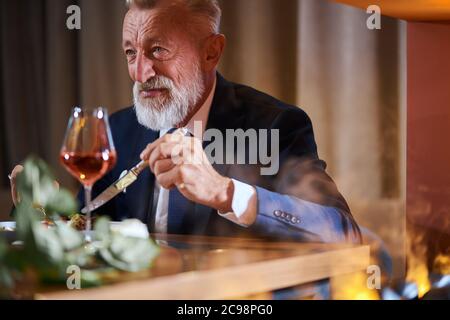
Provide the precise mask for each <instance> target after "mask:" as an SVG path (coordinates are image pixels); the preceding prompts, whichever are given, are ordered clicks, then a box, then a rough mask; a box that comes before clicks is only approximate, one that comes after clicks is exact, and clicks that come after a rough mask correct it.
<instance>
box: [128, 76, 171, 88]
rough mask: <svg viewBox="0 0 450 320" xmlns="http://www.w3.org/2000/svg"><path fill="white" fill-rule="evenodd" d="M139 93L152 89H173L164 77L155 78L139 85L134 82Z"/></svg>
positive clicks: (168, 80) (169, 81)
mask: <svg viewBox="0 0 450 320" xmlns="http://www.w3.org/2000/svg"><path fill="white" fill-rule="evenodd" d="M136 84H137V88H138V90H139V91H147V90H154V89H167V90H171V89H172V88H174V84H173V81H172V80H170V79H169V78H166V77H164V76H155V77H153V78H151V79H149V80H148V81H147V82H144V83H140V82H136Z"/></svg>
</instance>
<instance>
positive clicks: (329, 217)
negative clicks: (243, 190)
mask: <svg viewBox="0 0 450 320" xmlns="http://www.w3.org/2000/svg"><path fill="white" fill-rule="evenodd" d="M110 125H111V130H112V136H113V139H114V143H115V146H116V150H117V154H118V161H117V165H116V166H115V167H114V169H113V170H112V171H111V172H109V173H108V174H107V175H106V176H105V177H104V178H103V179H101V180H99V181H98V182H97V183H96V184H95V186H94V188H93V196H94V197H95V196H97V195H98V194H99V193H100V192H102V191H103V190H104V189H105V188H107V187H108V186H109V185H111V184H112V183H113V182H114V181H115V180H116V179H117V178H118V177H119V175H120V174H121V173H122V172H123V171H124V170H127V169H129V168H131V167H132V166H134V165H135V164H137V163H138V162H139V161H140V159H139V155H140V153H141V151H142V150H143V149H144V148H145V147H146V146H147V144H149V143H151V142H152V141H154V140H155V139H157V138H158V137H159V132H155V131H151V130H148V129H146V128H145V127H143V126H141V125H140V124H139V123H138V121H137V118H136V115H135V113H134V110H133V108H132V107H130V108H127V109H124V110H122V111H119V112H117V113H115V114H113V115H112V116H111V117H110ZM211 128H215V129H218V130H220V132H222V133H223V134H224V136H225V130H226V129H243V130H247V129H279V136H280V142H279V148H280V149H279V150H280V157H279V161H280V171H279V173H278V174H277V175H275V176H261V174H260V168H261V165H259V164H256V165H227V164H223V165H214V167H215V169H216V170H217V171H218V172H219V173H221V174H222V175H225V176H228V177H230V178H235V179H237V180H240V181H242V182H245V183H248V184H251V185H254V186H255V187H256V188H257V193H258V218H257V220H256V223H255V224H254V225H252V226H251V227H249V228H244V227H241V226H239V225H237V224H234V223H232V222H230V221H228V220H226V219H225V218H223V217H221V216H219V215H218V214H217V212H216V211H215V210H213V209H211V208H208V207H206V206H203V205H199V204H197V205H195V210H194V211H193V212H190V213H189V214H188V215H187V216H186V217H185V218H184V220H183V228H182V229H183V233H184V234H197V235H212V236H240V237H248V236H250V237H269V238H276V239H290V240H299V241H314V242H341V241H352V242H358V241H360V233H359V229H358V226H357V224H356V223H355V221H354V219H353V217H352V215H351V213H350V210H349V208H348V206H347V203H346V202H345V200H344V198H343V197H342V196H341V194H340V193H339V192H338V190H337V188H336V186H335V184H334V182H333V181H332V179H331V178H330V177H329V176H328V175H327V174H326V172H325V168H326V164H325V162H324V161H322V160H320V159H319V158H318V155H317V148H316V143H315V140H314V134H313V128H312V124H311V121H310V119H309V117H308V116H307V115H306V113H305V112H304V111H302V110H301V109H300V108H298V107H295V106H290V105H287V104H285V103H282V102H280V101H278V100H276V99H275V98H273V97H270V96H268V95H266V94H264V93H261V92H259V91H257V90H255V89H252V88H249V87H247V86H243V85H239V84H235V83H231V82H228V81H226V80H225V79H224V78H222V77H221V76H220V75H219V74H218V76H217V85H216V91H215V94H214V99H213V102H212V106H211V110H210V114H209V119H208V123H207V128H206V129H211ZM268 139H270V135H269V137H268ZM247 142H248V141H247ZM248 147H249V146H248V143H247V145H246V149H248ZM269 150H270V149H269ZM154 184H155V178H154V176H153V174H152V173H151V172H150V170H145V171H144V172H143V173H142V174H141V175H140V176H139V179H138V180H137V181H136V182H135V183H134V184H133V185H132V186H130V187H129V188H128V189H127V192H126V193H122V194H120V195H118V196H117V197H116V198H114V199H113V200H112V201H110V202H109V203H107V204H106V205H104V206H103V207H101V208H99V209H98V210H97V211H96V214H101V215H108V216H110V217H111V218H112V219H114V220H122V219H126V218H137V219H139V220H141V221H143V222H144V223H146V224H147V225H148V226H149V228H150V231H152V230H153V228H154V218H155V212H153V211H154V210H153V206H152V203H153V192H154ZM79 198H80V202H81V203H84V199H83V194H82V192H80V195H79Z"/></svg>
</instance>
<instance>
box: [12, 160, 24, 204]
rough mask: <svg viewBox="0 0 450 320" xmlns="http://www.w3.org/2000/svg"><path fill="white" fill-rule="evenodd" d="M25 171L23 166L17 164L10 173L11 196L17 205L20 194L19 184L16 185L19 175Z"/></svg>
mask: <svg viewBox="0 0 450 320" xmlns="http://www.w3.org/2000/svg"><path fill="white" fill-rule="evenodd" d="M22 171H23V166H21V165H17V166H15V167H14V169H13V171H12V172H11V174H10V175H9V184H10V186H11V198H12V201H13V203H14V205H15V206H17V204H18V203H19V201H20V198H19V195H18V194H17V186H16V179H17V175H18V174H19V173H21V172H22Z"/></svg>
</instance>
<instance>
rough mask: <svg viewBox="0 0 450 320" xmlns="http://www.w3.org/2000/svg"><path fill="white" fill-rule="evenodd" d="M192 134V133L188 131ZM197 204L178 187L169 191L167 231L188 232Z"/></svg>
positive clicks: (170, 232) (175, 232)
mask: <svg viewBox="0 0 450 320" xmlns="http://www.w3.org/2000/svg"><path fill="white" fill-rule="evenodd" d="M175 130H176V129H170V130H169V131H168V133H173V132H174V131H175ZM188 134H189V135H190V136H192V135H191V134H190V133H188ZM194 209H195V204H194V202H192V201H190V200H189V199H187V198H185V197H184V196H183V194H182V193H181V192H180V191H178V189H177V188H173V189H172V190H170V192H169V208H168V218H167V220H168V221H167V232H168V233H169V234H187V233H189V230H187V229H188V228H187V227H188V225H189V223H188V221H187V220H188V216H189V215H190V214H193V213H194Z"/></svg>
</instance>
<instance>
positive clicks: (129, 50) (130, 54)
mask: <svg viewBox="0 0 450 320" xmlns="http://www.w3.org/2000/svg"><path fill="white" fill-rule="evenodd" d="M125 55H126V56H127V57H133V56H135V55H136V52H135V51H134V50H131V49H128V50H126V51H125Z"/></svg>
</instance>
